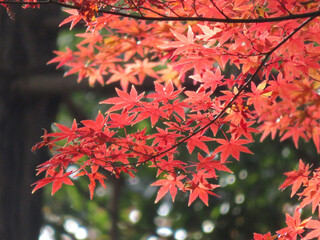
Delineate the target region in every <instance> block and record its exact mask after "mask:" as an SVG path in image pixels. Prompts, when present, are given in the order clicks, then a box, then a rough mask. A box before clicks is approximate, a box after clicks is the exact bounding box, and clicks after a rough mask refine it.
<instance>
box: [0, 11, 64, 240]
mask: <svg viewBox="0 0 320 240" xmlns="http://www.w3.org/2000/svg"><path fill="white" fill-rule="evenodd" d="M13 11H14V12H16V14H15V19H14V20H11V19H10V18H9V17H8V16H7V15H6V13H5V11H3V9H0V136H1V143H0V238H1V239H3V240H36V239H38V236H39V230H40V227H41V223H42V217H41V207H42V204H41V192H40V191H39V192H37V193H35V194H31V191H32V188H31V186H30V185H31V184H32V183H33V182H35V181H36V177H35V168H36V166H37V165H38V164H39V163H40V162H41V161H43V160H46V159H47V158H48V156H47V153H46V151H42V152H41V151H39V152H37V153H36V154H35V155H33V154H32V153H31V147H32V145H34V144H35V143H36V142H38V141H39V140H40V139H39V137H40V136H41V135H42V130H41V129H42V128H47V129H48V128H50V124H51V123H52V121H53V120H54V117H55V114H56V111H57V107H58V104H59V97H57V96H56V95H52V94H49V93H48V92H47V93H46V94H41V93H38V94H35V93H28V92H26V91H17V90H16V89H17V88H16V87H13V86H15V84H16V83H17V82H23V83H24V84H27V82H28V79H32V76H34V75H36V74H43V75H46V74H49V73H50V72H52V69H49V68H48V67H47V66H46V62H47V61H48V60H49V59H50V58H52V56H53V55H52V51H53V50H54V49H55V45H56V36H57V29H58V28H57V26H56V25H55V24H52V23H51V19H57V16H58V11H59V9H58V8H57V7H54V8H49V7H41V10H21V9H20V8H18V7H17V8H16V9H14V10H13Z"/></svg>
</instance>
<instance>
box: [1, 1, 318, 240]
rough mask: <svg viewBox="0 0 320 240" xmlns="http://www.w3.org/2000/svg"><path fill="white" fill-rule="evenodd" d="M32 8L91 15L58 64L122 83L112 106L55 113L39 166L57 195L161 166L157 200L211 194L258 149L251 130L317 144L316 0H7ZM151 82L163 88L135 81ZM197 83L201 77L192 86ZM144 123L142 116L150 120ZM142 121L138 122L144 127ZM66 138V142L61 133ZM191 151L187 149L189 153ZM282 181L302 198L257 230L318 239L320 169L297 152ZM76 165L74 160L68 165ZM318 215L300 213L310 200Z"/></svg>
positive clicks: (71, 18)
mask: <svg viewBox="0 0 320 240" xmlns="http://www.w3.org/2000/svg"><path fill="white" fill-rule="evenodd" d="M1 2H2V3H1ZM0 3H1V4H2V6H3V7H4V8H5V9H6V10H7V12H8V13H10V14H11V10H10V5H11V4H12V3H16V4H17V3H19V4H22V5H23V6H24V7H40V5H41V4H49V3H50V4H56V5H59V6H62V7H64V11H65V12H67V13H68V14H69V15H68V17H67V18H66V19H65V20H64V21H63V22H62V23H61V25H64V24H70V29H72V28H73V27H74V26H75V25H76V24H82V25H83V24H85V26H86V28H87V30H86V32H84V33H82V34H78V37H80V38H82V41H81V42H80V43H79V44H78V45H77V49H76V50H71V49H69V48H67V49H66V50H65V51H63V52H59V51H56V52H55V54H56V57H55V58H53V59H52V60H51V61H50V62H49V63H57V64H58V65H57V67H58V68H60V67H64V69H65V70H66V75H70V74H77V75H78V81H79V82H80V81H84V80H85V79H87V80H88V81H89V85H90V86H94V85H95V84H101V85H105V84H109V83H112V82H120V85H119V86H121V88H119V89H118V88H117V89H116V90H115V91H116V96H115V97H111V98H108V99H106V100H104V101H102V102H101V104H107V105H108V106H109V109H108V111H107V112H106V113H101V112H99V113H98V115H97V117H96V118H95V119H94V120H84V121H81V122H77V121H76V120H74V122H73V124H72V126H70V127H68V126H63V125H61V124H58V123H57V124H56V126H57V128H58V129H59V131H58V132H53V133H48V132H45V133H44V135H43V137H42V141H41V142H39V143H38V144H36V145H35V146H34V148H33V150H36V149H38V148H41V147H48V148H49V149H50V150H51V151H52V154H53V156H52V158H51V159H49V160H48V161H46V162H44V163H43V164H41V165H39V167H38V169H37V170H38V173H42V172H44V173H45V177H44V178H42V179H40V180H39V181H38V182H36V183H35V185H34V191H36V190H37V189H39V188H41V187H43V186H45V185H47V184H49V183H52V194H54V193H55V192H56V191H57V190H59V189H60V188H61V186H62V185H63V184H68V185H72V184H73V183H72V179H73V178H72V177H71V176H78V177H79V176H85V177H87V178H88V179H89V190H90V197H91V198H92V197H93V195H94V190H95V187H96V184H101V185H102V186H104V187H106V185H105V181H108V175H110V174H113V175H115V176H116V177H123V176H122V175H129V176H130V177H134V176H135V175H136V174H137V172H138V170H139V168H140V167H142V166H146V167H150V168H155V169H156V170H157V171H156V176H155V177H156V178H157V180H155V182H154V183H152V185H153V186H155V187H158V194H157V197H156V199H155V202H158V201H159V200H160V199H161V198H163V197H164V196H165V195H166V194H170V195H171V198H172V201H174V200H175V197H176V195H177V193H178V191H180V192H183V193H184V194H188V196H189V202H188V205H191V204H192V203H193V202H194V201H195V200H196V199H197V198H199V199H201V200H202V202H203V203H204V204H206V205H208V199H209V195H216V194H215V189H216V188H218V187H219V185H217V184H216V183H217V179H218V178H219V172H221V171H226V172H231V170H230V169H229V168H228V167H227V164H236V163H232V162H234V160H237V161H239V157H240V153H244V154H243V156H245V155H246V154H253V153H252V152H251V151H250V146H249V144H250V143H252V142H253V141H254V140H253V134H258V133H260V134H261V138H260V140H261V141H263V140H264V139H265V138H266V137H268V136H271V138H275V137H276V135H278V136H280V137H281V140H285V139H288V138H292V140H293V142H294V144H295V146H296V147H297V148H298V147H299V140H300V139H302V140H304V141H306V142H308V141H310V142H311V143H313V144H314V147H315V148H316V149H317V152H318V153H319V152H320V17H319V16H320V1H319V0H263V1H261V0H257V1H248V0H245V1H244V0H233V1H230V0H171V1H166V0H161V1H160V0H124V1H119V0H49V1H37V0H30V1H25V2H22V1H20V2H19V1H3V0H0ZM146 81H154V91H152V92H148V93H145V92H138V91H137V90H136V88H135V85H143V84H144V83H145V82H146ZM186 82H189V83H190V82H191V83H192V84H193V88H190V87H189V88H188V89H186V88H185V83H186ZM141 126H142V127H141ZM137 129H138V130H137ZM62 142H63V144H62ZM182 151H183V152H188V154H189V156H190V157H188V158H185V157H184V158H181V157H180V154H179V153H181V152H182ZM296 161H297V163H298V162H299V166H298V169H297V170H293V171H291V172H287V173H285V176H286V180H285V181H284V183H283V184H282V185H281V186H280V189H285V188H287V187H291V188H292V194H291V197H293V196H294V195H297V196H298V197H299V201H300V202H299V206H298V207H297V209H296V211H295V213H294V215H293V216H291V215H289V214H288V215H287V216H286V224H287V227H285V228H283V229H280V230H279V231H277V233H275V235H272V234H271V233H266V234H257V233H255V234H254V236H253V238H254V239H255V240H262V239H264V240H267V239H288V240H289V239H292V240H295V239H314V238H318V239H320V219H319V216H320V208H319V204H320V169H314V167H313V166H312V165H310V164H308V163H307V162H308V159H303V160H300V161H299V160H298V159H296ZM69 166H77V170H74V168H73V170H69V169H70V168H68V167H69ZM306 207H311V209H312V212H313V213H317V214H314V216H313V217H310V218H307V219H301V212H302V210H303V209H304V208H306Z"/></svg>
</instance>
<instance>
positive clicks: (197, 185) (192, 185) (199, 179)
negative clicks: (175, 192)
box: [185, 170, 219, 206]
mask: <svg viewBox="0 0 320 240" xmlns="http://www.w3.org/2000/svg"><path fill="white" fill-rule="evenodd" d="M206 178H212V176H211V175H210V174H207V173H205V171H203V170H202V171H199V172H197V173H196V174H193V179H192V181H189V182H187V183H186V184H185V185H186V187H185V188H186V190H189V191H190V195H189V201H188V206H190V205H191V204H192V203H193V202H194V201H195V200H196V199H197V198H200V199H201V201H202V202H203V203H204V204H205V205H207V206H209V204H208V200H209V198H208V195H213V196H218V195H217V194H215V193H213V192H212V190H213V189H215V188H217V187H219V185H215V184H210V183H209V182H208V181H207V180H206Z"/></svg>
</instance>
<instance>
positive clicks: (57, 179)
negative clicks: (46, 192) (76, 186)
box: [32, 168, 73, 195]
mask: <svg viewBox="0 0 320 240" xmlns="http://www.w3.org/2000/svg"><path fill="white" fill-rule="evenodd" d="M51 172H54V174H52V173H51V176H50V177H46V178H43V179H41V180H39V181H37V182H36V183H34V184H35V185H36V186H35V187H34V189H33V190H32V193H34V192H35V191H37V190H38V189H39V188H42V187H44V186H45V185H47V184H49V183H51V182H52V191H51V195H53V194H55V193H56V191H58V190H59V189H60V188H61V187H62V184H67V185H73V182H72V181H71V179H70V175H71V174H72V173H73V172H72V171H70V172H67V173H63V169H62V168H61V169H60V171H59V172H55V171H51ZM34 184H33V185H34Z"/></svg>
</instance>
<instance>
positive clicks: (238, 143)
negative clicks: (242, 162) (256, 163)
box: [213, 138, 252, 163]
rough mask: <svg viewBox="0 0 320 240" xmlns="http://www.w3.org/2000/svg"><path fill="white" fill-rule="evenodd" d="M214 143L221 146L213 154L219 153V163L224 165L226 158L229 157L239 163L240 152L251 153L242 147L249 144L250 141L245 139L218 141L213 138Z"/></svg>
mask: <svg viewBox="0 0 320 240" xmlns="http://www.w3.org/2000/svg"><path fill="white" fill-rule="evenodd" d="M215 141H217V142H218V143H220V144H222V145H221V146H219V147H217V148H216V149H215V150H214V152H213V154H217V153H220V152H221V157H220V158H221V162H222V163H224V162H225V161H226V160H227V158H228V157H229V156H230V155H231V156H233V157H234V158H235V159H237V160H238V161H239V157H240V152H245V153H251V154H252V152H251V151H250V150H249V149H248V148H247V147H245V146H242V145H243V144H247V143H250V142H251V141H250V140H247V139H232V138H231V139H230V140H228V139H219V138H215Z"/></svg>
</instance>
